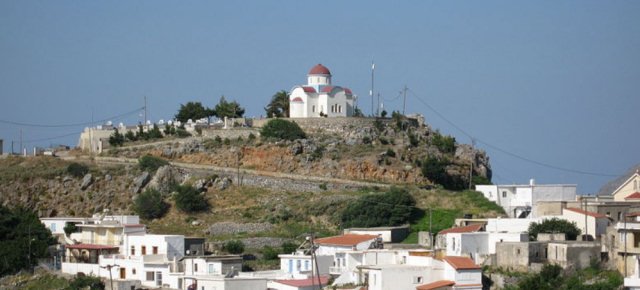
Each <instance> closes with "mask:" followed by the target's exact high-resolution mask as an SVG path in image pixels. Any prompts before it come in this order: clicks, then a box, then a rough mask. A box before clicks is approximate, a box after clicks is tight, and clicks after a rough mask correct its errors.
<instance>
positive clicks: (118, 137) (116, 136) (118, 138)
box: [109, 128, 124, 147]
mask: <svg viewBox="0 0 640 290" xmlns="http://www.w3.org/2000/svg"><path fill="white" fill-rule="evenodd" d="M122 144H124V135H122V134H121V133H120V132H118V128H116V129H115V130H114V131H113V134H111V136H109V145H111V146H113V147H117V146H122Z"/></svg>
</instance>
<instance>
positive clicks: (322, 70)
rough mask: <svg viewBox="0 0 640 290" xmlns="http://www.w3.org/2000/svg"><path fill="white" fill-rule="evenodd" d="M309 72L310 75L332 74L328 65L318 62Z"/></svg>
mask: <svg viewBox="0 0 640 290" xmlns="http://www.w3.org/2000/svg"><path fill="white" fill-rule="evenodd" d="M309 74H310V75H331V72H330V71H329V69H328V68H327V67H326V66H324V65H322V64H316V65H315V66H314V67H312V68H311V70H310V71H309Z"/></svg>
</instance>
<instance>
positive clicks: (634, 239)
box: [633, 232, 640, 248]
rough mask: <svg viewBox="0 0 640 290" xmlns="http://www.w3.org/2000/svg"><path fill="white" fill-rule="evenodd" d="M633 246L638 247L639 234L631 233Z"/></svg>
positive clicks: (639, 243)
mask: <svg viewBox="0 0 640 290" xmlns="http://www.w3.org/2000/svg"><path fill="white" fill-rule="evenodd" d="M633 246H634V247H636V248H637V247H640V233H638V232H634V233H633Z"/></svg>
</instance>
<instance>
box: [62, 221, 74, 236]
mask: <svg viewBox="0 0 640 290" xmlns="http://www.w3.org/2000/svg"><path fill="white" fill-rule="evenodd" d="M63 230H64V233H65V235H67V236H69V235H71V234H72V233H76V232H78V227H77V226H76V224H75V223H66V224H65V225H64V228H63Z"/></svg>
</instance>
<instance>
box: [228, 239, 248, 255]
mask: <svg viewBox="0 0 640 290" xmlns="http://www.w3.org/2000/svg"><path fill="white" fill-rule="evenodd" d="M224 250H225V251H227V252H229V253H230V254H236V255H237V254H242V252H244V243H242V242H241V241H238V240H232V241H228V242H227V243H226V244H224Z"/></svg>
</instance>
